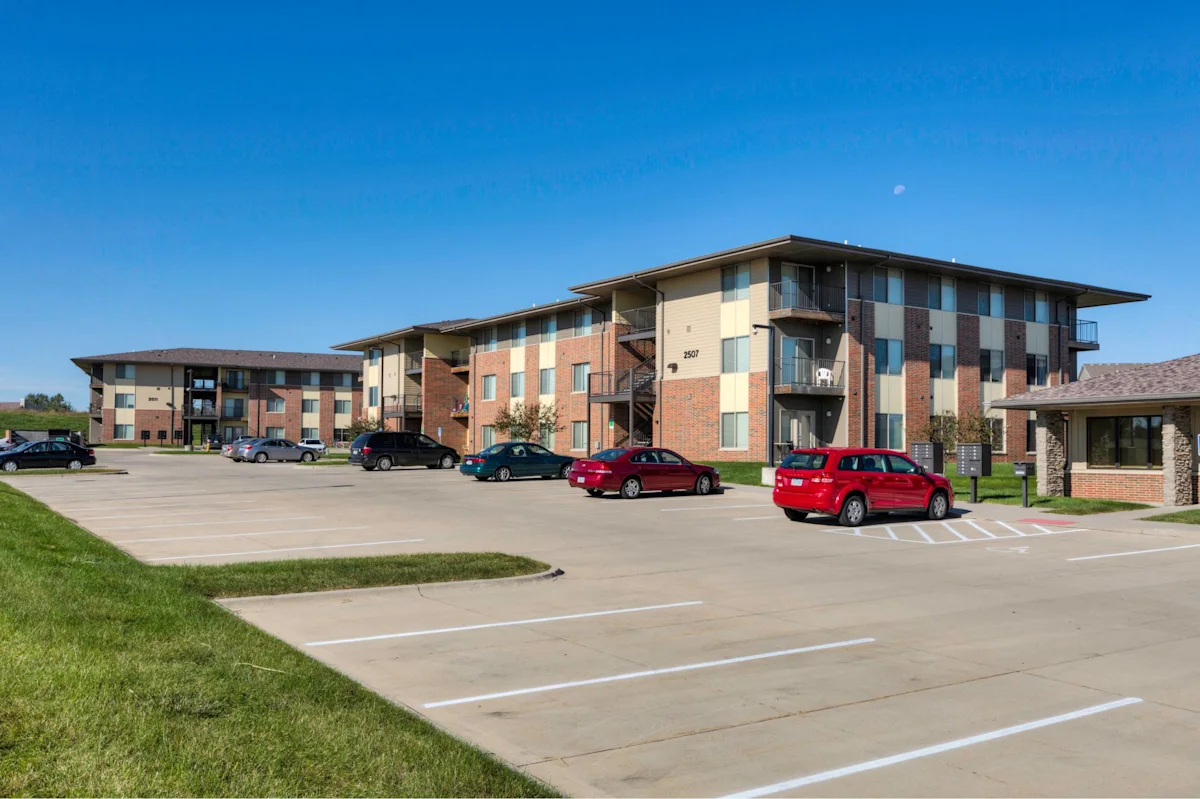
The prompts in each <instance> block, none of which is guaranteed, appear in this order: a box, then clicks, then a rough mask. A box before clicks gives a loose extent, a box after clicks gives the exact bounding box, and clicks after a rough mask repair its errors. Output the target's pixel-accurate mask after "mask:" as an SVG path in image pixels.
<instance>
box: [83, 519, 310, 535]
mask: <svg viewBox="0 0 1200 799" xmlns="http://www.w3.org/2000/svg"><path fill="white" fill-rule="evenodd" d="M324 518H325V517H324V516H284V517H283V518H280V519H219V520H217V521H215V522H170V523H168V524H132V525H125V526H123V527H101V528H100V530H99V532H102V533H107V532H111V531H113V530H153V529H155V528H157V527H204V526H206V525H213V524H260V523H261V522H297V521H300V520H301V519H324Z"/></svg>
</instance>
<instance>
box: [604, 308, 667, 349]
mask: <svg viewBox="0 0 1200 799" xmlns="http://www.w3.org/2000/svg"><path fill="white" fill-rule="evenodd" d="M657 316H658V313H657V309H656V308H655V307H654V306H653V305H651V306H648V307H646V308H630V309H629V310H626V311H617V312H616V313H615V314H613V322H614V323H616V324H618V325H624V326H625V327H627V328H629V329H628V330H626V331H625V332H624V333H621V334H620V335H618V336H617V341H637V340H639V339H644V338H654V335H655V331H656V329H657Z"/></svg>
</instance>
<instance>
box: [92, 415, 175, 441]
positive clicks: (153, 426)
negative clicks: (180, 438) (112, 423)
mask: <svg viewBox="0 0 1200 799" xmlns="http://www.w3.org/2000/svg"><path fill="white" fill-rule="evenodd" d="M106 413H107V411H106ZM133 419H134V421H133V440H134V441H137V442H141V440H142V431H143V430H149V431H150V441H149V443H150V444H153V445H157V444H158V443H159V441H158V431H159V430H163V431H165V432H166V434H167V437H166V439H165V442H166V443H168V444H169V443H171V411H170V410H163V411H143V410H135V411H134V412H133ZM179 423H180V419H179V414H176V415H175V424H176V425H178V424H179ZM107 432H108V434H109V438H108V440H109V441H111V440H112V438H111V436H112V428H111V427H110V428H108V431H107Z"/></svg>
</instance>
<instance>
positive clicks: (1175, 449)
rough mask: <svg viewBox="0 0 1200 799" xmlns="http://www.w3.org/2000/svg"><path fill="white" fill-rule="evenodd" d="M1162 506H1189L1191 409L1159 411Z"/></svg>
mask: <svg viewBox="0 0 1200 799" xmlns="http://www.w3.org/2000/svg"><path fill="white" fill-rule="evenodd" d="M1162 437H1163V441H1162V448H1163V504H1164V505H1192V504H1194V503H1195V502H1196V499H1195V497H1194V496H1193V493H1194V492H1193V490H1192V465H1193V462H1194V458H1193V455H1192V409H1191V408H1190V407H1188V406H1186V405H1167V406H1166V407H1164V408H1163V425H1162Z"/></svg>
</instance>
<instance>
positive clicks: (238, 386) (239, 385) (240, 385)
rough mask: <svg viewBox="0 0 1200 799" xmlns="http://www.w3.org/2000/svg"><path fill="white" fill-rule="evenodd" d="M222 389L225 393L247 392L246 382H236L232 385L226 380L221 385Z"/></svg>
mask: <svg viewBox="0 0 1200 799" xmlns="http://www.w3.org/2000/svg"><path fill="white" fill-rule="evenodd" d="M221 388H222V389H223V390H224V391H245V390H246V381H245V380H235V381H233V382H232V383H231V382H229V381H228V380H226V381H224V382H222V383H221Z"/></svg>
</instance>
